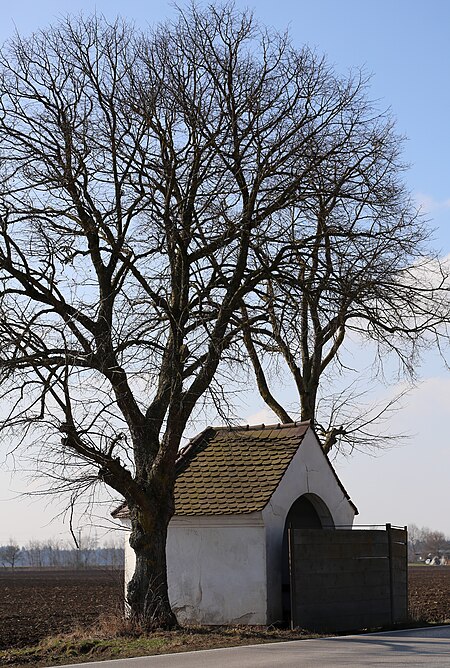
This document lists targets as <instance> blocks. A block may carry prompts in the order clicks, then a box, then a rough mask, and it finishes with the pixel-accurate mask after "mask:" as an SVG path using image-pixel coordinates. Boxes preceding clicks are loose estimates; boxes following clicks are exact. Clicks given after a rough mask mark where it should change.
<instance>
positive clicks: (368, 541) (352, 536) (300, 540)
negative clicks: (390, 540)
mask: <svg viewBox="0 0 450 668" xmlns="http://www.w3.org/2000/svg"><path fill="white" fill-rule="evenodd" d="M292 533H293V542H294V545H309V546H310V545H330V544H339V543H341V544H345V545H347V544H349V543H351V544H353V545H373V544H377V543H381V544H387V535H386V532H383V531H347V530H342V531H329V530H323V529H293V530H292Z"/></svg>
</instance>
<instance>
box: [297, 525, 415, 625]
mask: <svg viewBox="0 0 450 668" xmlns="http://www.w3.org/2000/svg"><path fill="white" fill-rule="evenodd" d="M407 544H408V539H407V531H406V527H405V528H403V529H398V528H393V527H391V525H390V524H387V525H386V528H385V529H383V530H373V529H372V530H365V529H351V530H349V529H337V530H329V529H289V568H290V586H291V624H292V627H293V628H295V627H304V628H308V629H314V630H317V631H344V630H352V629H364V628H373V627H379V626H387V625H390V624H395V623H398V622H404V621H406V619H407V616H408V560H407Z"/></svg>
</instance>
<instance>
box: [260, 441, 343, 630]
mask: <svg viewBox="0 0 450 668" xmlns="http://www.w3.org/2000/svg"><path fill="white" fill-rule="evenodd" d="M303 494H310V495H315V496H317V497H319V498H320V499H321V500H322V501H323V502H324V503H325V505H326V506H327V508H328V510H329V513H330V515H331V518H332V521H333V525H334V526H336V527H337V528H338V525H346V526H351V525H352V524H353V520H354V516H355V509H354V507H353V506H352V504H351V503H350V502H349V500H348V499H347V497H346V495H345V494H344V492H343V491H342V489H341V487H340V486H339V484H338V482H337V480H336V477H335V475H334V473H333V471H332V469H331V467H330V465H329V463H328V461H327V459H326V457H325V455H324V453H323V451H322V448H321V446H320V444H319V442H318V440H317V438H316V437H315V435H314V433H313V431H311V430H308V431H307V433H306V434H305V436H304V438H303V442H302V445H301V447H300V448H299V450H298V451H297V452H296V454H295V455H294V457H293V458H292V461H291V463H290V464H289V466H288V468H287V470H286V472H285V474H284V476H283V479H282V480H281V483H280V484H279V486H278V487H277V489H276V490H275V492H274V493H273V495H272V497H271V499H270V501H269V503H268V504H267V506H266V507H265V508H264V510H263V512H262V516H263V520H264V525H265V528H266V562H267V599H268V623H274V622H276V621H279V620H281V619H282V604H281V557H282V541H283V532H284V526H285V522H286V517H287V514H288V512H289V510H290V508H291V506H292V504H293V503H294V501H296V500H297V499H298V497H299V496H302V495H303ZM310 500H311V501H312V502H313V503H314V499H313V497H310ZM317 510H318V512H319V515H320V511H319V509H318V508H317ZM322 523H323V524H324V520H323V519H322Z"/></svg>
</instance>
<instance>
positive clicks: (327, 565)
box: [293, 558, 389, 577]
mask: <svg viewBox="0 0 450 668" xmlns="http://www.w3.org/2000/svg"><path fill="white" fill-rule="evenodd" d="M293 570H294V574H295V575H296V576H297V577H301V576H302V573H308V574H313V573H353V574H354V575H355V577H356V576H357V575H358V574H360V573H366V572H369V571H370V572H371V573H376V572H379V573H386V572H388V571H389V561H388V560H387V559H385V558H381V559H364V560H362V559H361V560H360V559H352V560H350V559H328V560H326V561H325V560H321V561H319V559H317V561H315V563H311V562H308V561H307V560H295V561H294V564H293Z"/></svg>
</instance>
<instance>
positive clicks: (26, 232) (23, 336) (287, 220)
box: [0, 5, 363, 628]
mask: <svg viewBox="0 0 450 668" xmlns="http://www.w3.org/2000/svg"><path fill="white" fill-rule="evenodd" d="M362 99H363V90H362V84H361V81H360V80H359V79H356V80H354V79H349V80H341V79H339V78H338V77H336V76H335V75H334V73H333V71H332V70H331V69H330V68H329V67H328V66H327V65H326V63H325V62H324V61H322V60H320V59H318V58H317V57H316V55H315V54H314V53H312V52H310V51H309V50H308V49H303V50H301V51H297V50H295V49H294V48H293V47H292V46H291V44H290V42H289V39H288V37H287V36H279V35H275V34H270V33H268V32H266V31H264V30H261V29H260V28H259V27H258V26H257V24H256V23H255V21H254V20H253V18H252V16H251V15H250V14H248V13H247V12H244V13H238V12H236V11H235V10H234V8H233V6H232V5H229V6H224V7H222V8H216V7H210V8H209V9H207V10H205V11H201V10H199V9H198V8H196V7H195V5H194V6H192V7H191V8H190V10H188V11H186V12H184V11H181V10H180V11H179V16H178V20H177V22H176V23H174V24H166V25H164V26H162V27H160V28H158V29H157V30H155V31H154V32H153V33H151V34H148V35H141V34H137V33H136V32H135V31H133V30H131V29H130V28H128V27H127V26H126V25H124V24H123V23H121V22H120V21H118V22H116V23H115V24H113V25H109V24H107V23H105V22H104V21H103V20H98V19H96V18H94V19H84V18H82V19H79V20H77V21H72V20H67V21H65V22H63V23H61V24H60V25H58V26H56V27H55V28H54V29H51V30H48V31H47V32H43V33H36V34H35V35H34V36H33V37H32V38H31V39H29V40H23V39H20V38H17V39H15V40H14V41H13V42H11V43H10V44H9V45H7V46H6V47H5V48H4V50H3V52H2V54H1V56H0V171H1V174H0V184H1V185H0V280H1V282H2V291H1V299H0V337H1V341H2V346H1V350H0V384H1V385H0V386H1V392H2V403H3V406H4V407H5V415H6V417H5V418H4V419H3V420H2V422H1V434H2V440H3V442H6V443H9V442H11V441H10V439H11V433H12V434H13V435H14V437H15V438H16V442H17V438H19V439H20V441H21V443H22V444H23V445H24V446H28V447H32V448H34V449H33V452H34V453H35V456H36V458H37V462H38V467H39V469H40V470H41V471H42V472H43V473H44V472H45V473H47V475H49V476H50V477H51V478H52V479H54V480H55V481H56V485H57V488H58V489H59V491H69V492H71V493H72V494H73V495H74V497H76V496H78V495H79V494H81V493H82V492H83V491H85V490H88V489H90V488H91V487H92V485H95V484H97V483H99V482H101V483H105V484H106V485H107V486H109V488H111V489H112V490H114V492H117V493H118V494H120V495H122V496H123V497H124V498H125V499H126V502H127V504H128V507H129V509H130V513H131V522H132V532H131V537H130V544H131V546H132V547H133V549H134V551H135V553H136V570H135V573H134V576H133V578H132V580H131V582H130V584H129V589H128V602H129V604H130V606H131V610H132V614H133V616H134V617H135V618H139V619H140V620H141V621H143V622H144V623H145V624H146V625H147V627H149V628H150V627H152V626H154V625H157V626H170V625H172V624H174V623H175V618H174V616H173V614H172V612H171V610H170V606H169V601H168V596H167V577H166V557H165V542H166V533H167V525H168V522H169V520H170V518H171V516H172V515H173V512H174V503H173V485H174V479H175V464H176V460H177V456H178V454H177V453H178V449H179V445H180V441H181V439H182V436H183V433H184V431H185V429H186V426H187V425H188V423H189V420H190V419H191V416H192V413H193V410H194V408H195V407H196V406H197V405H198V403H199V401H200V400H202V401H203V400H204V399H205V397H207V396H208V394H209V395H212V396H214V392H215V391H216V388H219V390H220V382H219V379H220V371H221V369H222V368H223V366H224V364H225V363H226V360H225V358H224V355H225V353H226V352H227V350H228V349H229V348H230V346H231V344H232V342H233V340H234V339H235V337H236V334H237V331H238V330H239V327H240V323H239V322H238V317H237V316H238V314H239V313H240V309H241V306H242V304H243V302H244V301H245V298H246V295H247V294H250V293H252V292H253V293H254V291H255V288H256V286H257V285H258V284H260V283H261V281H262V280H263V279H264V280H266V279H267V277H270V276H272V275H274V272H275V270H276V268H277V267H279V268H280V269H279V276H280V279H281V276H282V274H283V271H284V267H285V265H286V259H287V250H286V249H289V252H291V251H290V249H292V241H293V240H295V247H297V246H299V244H300V245H302V244H303V245H305V247H308V246H307V244H308V240H309V241H311V239H310V237H311V236H312V237H313V238H315V237H316V236H317V231H316V230H315V229H312V228H311V227H305V229H304V234H303V235H302V238H301V241H300V236H301V230H300V229H299V228H298V223H297V220H295V219H294V220H293V218H292V216H291V215H290V212H291V211H292V209H293V207H296V206H298V205H299V203H300V202H301V201H303V200H304V199H306V198H307V196H308V193H309V191H310V189H311V183H312V182H313V176H314V174H315V173H316V172H317V170H318V169H319V166H320V164H321V163H323V162H326V161H327V160H330V157H331V156H332V155H333V154H334V153H335V152H338V151H342V143H343V141H344V139H345V132H346V131H350V128H351V125H352V123H353V118H354V116H355V113H358V109H359V108H360V107H361V100H362ZM336 127H339V128H341V132H340V133H339V132H336ZM346 128H347V130H346ZM269 249H270V252H269ZM264 289H265V288H264Z"/></svg>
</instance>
